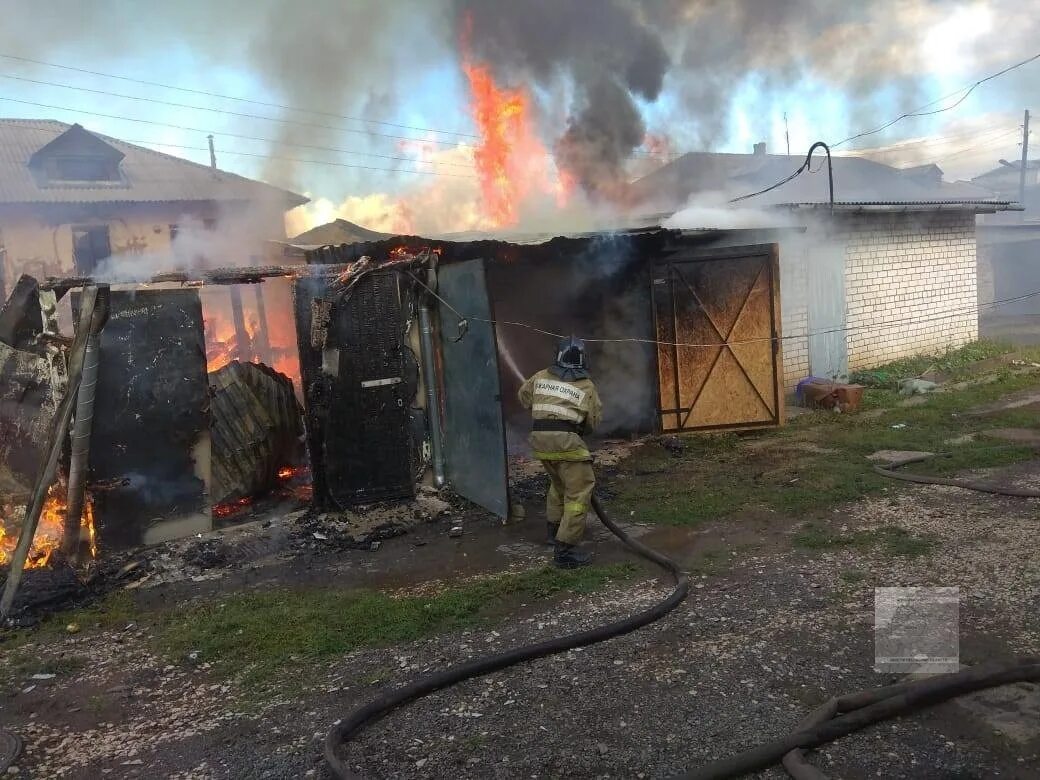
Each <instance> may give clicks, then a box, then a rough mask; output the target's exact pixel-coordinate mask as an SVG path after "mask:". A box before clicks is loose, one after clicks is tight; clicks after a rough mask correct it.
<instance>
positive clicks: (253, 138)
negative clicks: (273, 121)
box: [0, 95, 470, 178]
mask: <svg viewBox="0 0 1040 780" xmlns="http://www.w3.org/2000/svg"><path fill="white" fill-rule="evenodd" d="M0 101H6V102H9V103H18V104H21V105H28V106H35V107H37V108H49V109H53V110H56V111H70V112H74V113H81V114H87V115H90V116H97V117H101V118H104V119H115V120H119V121H126V122H136V123H138V124H145V125H150V126H153V127H166V128H170V129H174V130H184V131H186V132H192V133H203V134H207V135H213V136H221V137H224V138H235V139H238V140H242V141H259V142H263V143H270V144H281V145H284V146H294V147H299V148H301V149H312V150H316V151H326V152H336V153H339V154H353V155H358V156H364V157H376V158H380V159H390V160H400V161H402V162H409V163H412V164H413V165H424V164H430V163H424V162H423V161H422V160H416V159H414V158H412V157H399V156H394V155H385V154H377V153H375V152H357V151H354V150H351V149H337V148H335V147H330V146H318V145H315V144H304V143H298V142H295V141H280V140H275V139H272V138H261V137H258V136H250V135H244V134H241V133H229V132H225V131H221V130H204V129H202V128H197V127H188V126H185V125H177V124H173V123H170V122H159V121H157V120H154V119H140V118H136V117H128V116H121V115H118V114H105V113H102V112H100V111H90V110H88V109H81V108H72V107H70V106H57V105H53V104H50V103H39V102H35V101H31V100H22V99H21V98H12V97H7V96H2V95H0ZM127 143H133V142H129V141H128V142H127ZM136 143H143V142H141V141H138V142H136ZM149 143H152V144H155V145H161V146H176V144H166V143H164V142H162V141H151V142H149ZM186 148H187V147H186ZM339 165H340V166H341V167H348V168H363V169H366V170H377V171H386V172H388V173H424V174H429V175H434V176H456V175H455V174H450V173H443V172H440V171H412V170H401V169H397V168H374V167H372V166H365V165H352V164H347V163H340V164H339ZM437 165H446V166H451V167H457V168H469V167H470V166H468V165H465V164H462V163H447V162H446V163H437ZM463 178H467V177H463Z"/></svg>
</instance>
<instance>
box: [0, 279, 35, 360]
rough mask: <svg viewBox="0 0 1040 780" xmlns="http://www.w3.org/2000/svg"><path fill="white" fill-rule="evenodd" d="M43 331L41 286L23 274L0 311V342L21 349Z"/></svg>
mask: <svg viewBox="0 0 1040 780" xmlns="http://www.w3.org/2000/svg"><path fill="white" fill-rule="evenodd" d="M42 331H43V315H42V314H41V313H40V287H39V284H38V283H37V282H36V280H35V279H33V278H32V277H31V276H28V275H26V274H22V275H21V277H19V279H18V281H17V283H15V286H14V289H13V290H11V297H10V298H8V299H7V302H6V303H4V306H3V308H2V309H0V341H2V342H3V343H4V344H6V345H7V346H9V347H14V348H15V349H20V348H22V346H23V345H24V344H25V343H26V342H27V341H29V340H31V339H32V338H33V337H35V336H39V335H40V333H41V332H42Z"/></svg>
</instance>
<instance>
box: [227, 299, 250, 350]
mask: <svg viewBox="0 0 1040 780" xmlns="http://www.w3.org/2000/svg"><path fill="white" fill-rule="evenodd" d="M228 295H229V296H230V298H231V319H232V320H233V321H234V323H235V347H236V352H237V353H238V354H236V355H235V357H237V358H238V359H239V360H245V361H251V360H252V359H253V340H252V339H251V338H250V337H249V331H248V330H246V317H245V314H244V312H243V311H242V291H241V290H240V289H239V288H238V287H237V286H232V287H229V288H228Z"/></svg>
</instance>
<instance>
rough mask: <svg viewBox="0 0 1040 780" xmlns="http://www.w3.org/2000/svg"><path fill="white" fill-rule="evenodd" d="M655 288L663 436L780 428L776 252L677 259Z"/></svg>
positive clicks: (661, 271) (756, 249)
mask: <svg viewBox="0 0 1040 780" xmlns="http://www.w3.org/2000/svg"><path fill="white" fill-rule="evenodd" d="M652 284H653V287H652V289H653V298H654V307H653V308H654V319H655V330H656V333H657V340H658V341H659V342H660V344H659V346H658V351H657V357H658V386H659V396H660V397H659V407H658V413H659V414H660V420H661V428H662V430H665V431H682V430H715V429H727V428H757V427H769V426H776V425H780V424H781V423H782V422H783V398H782V395H781V381H782V377H783V370H782V366H781V349H780V344H781V341H780V292H779V262H778V250H777V247H776V245H775V244H767V245H761V246H750V247H737V248H734V249H726V250H717V251H714V252H711V253H704V254H700V253H680V254H677V255H673V256H671V257H669V258H668V259H667V260H665V261H664V262H661V263H658V264H656V265H655V267H654V274H653V279H652Z"/></svg>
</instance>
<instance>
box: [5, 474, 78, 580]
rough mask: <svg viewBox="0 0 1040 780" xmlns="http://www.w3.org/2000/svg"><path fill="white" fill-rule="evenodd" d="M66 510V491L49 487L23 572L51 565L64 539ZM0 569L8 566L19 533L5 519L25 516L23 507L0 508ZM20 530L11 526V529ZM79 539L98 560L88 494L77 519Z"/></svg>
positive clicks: (60, 487)
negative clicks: (81, 514)
mask: <svg viewBox="0 0 1040 780" xmlns="http://www.w3.org/2000/svg"><path fill="white" fill-rule="evenodd" d="M67 509H68V502H67V500H66V495H65V488H64V487H63V486H62V485H60V484H57V483H56V484H54V485H51V487H50V489H49V490H48V491H47V499H46V500H45V502H44V504H43V510H42V511H41V512H40V521H39V523H38V524H37V526H36V535H35V536H34V537H33V541H32V546H31V547H30V548H29V554H28V556H26V559H25V568H26V569H42V568H43V567H45V566H47V565H48V564H49V563H50V562H51V558H52V557H53V556H54V553H55V551H56V550H58V549H59V548H60V547H61V545H62V539H63V537H64V535H65V512H66V510H67ZM0 510H2V514H0V566H6V565H9V564H10V562H11V559H12V557H13V556H14V550H15V547H17V546H18V532H17V530H16V528H15V527H10V528H9V526H8V519H9V518H12V517H13V516H15V515H17V514H19V513H21V514H22V515H23V516H24V513H25V508H24V507H21V508H19V507H14V506H11V505H4V506H3V507H0ZM14 525H17V526H20V525H21V521H18V522H17V524H15V523H13V522H12V523H11V526H14ZM80 539H81V540H85V541H86V543H87V547H88V549H89V551H90V557H91V558H96V557H97V551H98V547H97V528H96V526H95V524H94V504H93V501H91V498H90V495H89V494H88V495H87V497H86V500H85V501H84V502H83V516H82V517H81V518H80Z"/></svg>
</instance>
